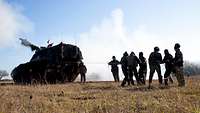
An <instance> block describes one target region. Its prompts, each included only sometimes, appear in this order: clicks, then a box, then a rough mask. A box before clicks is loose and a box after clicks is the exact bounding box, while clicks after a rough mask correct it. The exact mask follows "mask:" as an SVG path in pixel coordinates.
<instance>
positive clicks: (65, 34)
mask: <svg viewBox="0 0 200 113" xmlns="http://www.w3.org/2000/svg"><path fill="white" fill-rule="evenodd" d="M199 6H200V1H199V0H151V1H150V0H0V64H1V65H0V69H3V70H7V71H8V72H11V70H12V69H13V68H14V67H16V66H18V65H19V64H21V63H25V62H28V61H29V60H30V58H31V56H32V55H33V54H34V52H32V51H31V50H30V49H29V48H26V47H23V46H22V45H20V41H19V40H18V38H26V39H27V40H29V41H30V42H32V43H34V44H36V45H39V46H46V45H47V40H50V41H51V42H53V43H54V44H55V45H56V44H58V43H60V42H61V41H62V42H65V43H70V44H75V45H77V46H78V47H80V49H81V51H82V54H83V57H84V62H85V64H86V66H87V67H88V76H94V75H100V76H101V77H100V78H101V79H102V80H112V79H113V78H112V75H111V72H110V67H109V66H108V65H107V63H108V62H109V61H110V60H111V58H112V56H113V55H115V56H116V57H117V59H118V60H120V58H121V57H122V54H123V52H124V51H128V53H130V52H131V51H134V52H135V53H136V55H138V53H139V52H140V51H143V52H144V56H145V57H146V58H148V57H149V54H150V53H151V52H152V51H153V48H154V47H155V46H159V48H160V52H161V53H162V55H163V51H164V49H169V52H170V53H171V54H172V55H174V50H173V46H174V44H175V43H177V42H178V43H180V44H181V51H182V52H183V55H184V60H187V61H191V62H200V52H198V50H199V48H200V44H199V42H200V38H199V37H200V32H199V30H200V21H199V20H200V15H199V14H200V7H199ZM120 77H121V78H123V75H122V74H121V72H120Z"/></svg>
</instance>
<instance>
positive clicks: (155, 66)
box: [149, 47, 162, 88]
mask: <svg viewBox="0 0 200 113" xmlns="http://www.w3.org/2000/svg"><path fill="white" fill-rule="evenodd" d="M159 50H160V49H159V48H158V47H154V52H152V53H151V54H150V56H149V67H150V75H149V88H150V87H151V83H152V79H153V75H154V73H155V71H156V72H157V74H158V79H159V83H160V84H162V75H161V68H160V64H161V63H162V55H161V54H160V53H159Z"/></svg>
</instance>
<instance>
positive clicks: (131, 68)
mask: <svg viewBox="0 0 200 113" xmlns="http://www.w3.org/2000/svg"><path fill="white" fill-rule="evenodd" d="M127 60H128V74H129V81H130V82H131V84H132V85H134V80H133V72H134V75H135V79H136V81H137V84H141V80H140V79H139V77H138V72H137V66H138V64H139V62H140V60H139V59H138V57H137V56H135V53H134V52H131V54H130V55H129V56H128V57H127Z"/></svg>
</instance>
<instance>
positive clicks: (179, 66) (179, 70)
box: [174, 43, 185, 87]
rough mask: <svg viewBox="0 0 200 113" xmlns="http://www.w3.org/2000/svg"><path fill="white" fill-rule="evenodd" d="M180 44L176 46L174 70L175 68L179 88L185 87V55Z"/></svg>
mask: <svg viewBox="0 0 200 113" xmlns="http://www.w3.org/2000/svg"><path fill="white" fill-rule="evenodd" d="M180 47H181V46H180V44H179V43H176V44H175V46H174V50H175V57H174V68H175V76H176V78H177V81H178V86H180V87H182V86H185V79H184V75H183V54H182V52H181V51H180Z"/></svg>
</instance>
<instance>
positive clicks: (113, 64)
mask: <svg viewBox="0 0 200 113" xmlns="http://www.w3.org/2000/svg"><path fill="white" fill-rule="evenodd" d="M119 64H120V62H119V61H118V60H116V59H113V60H112V61H110V62H109V63H108V65H111V72H112V74H113V77H114V80H115V82H119V69H118V65H119Z"/></svg>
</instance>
